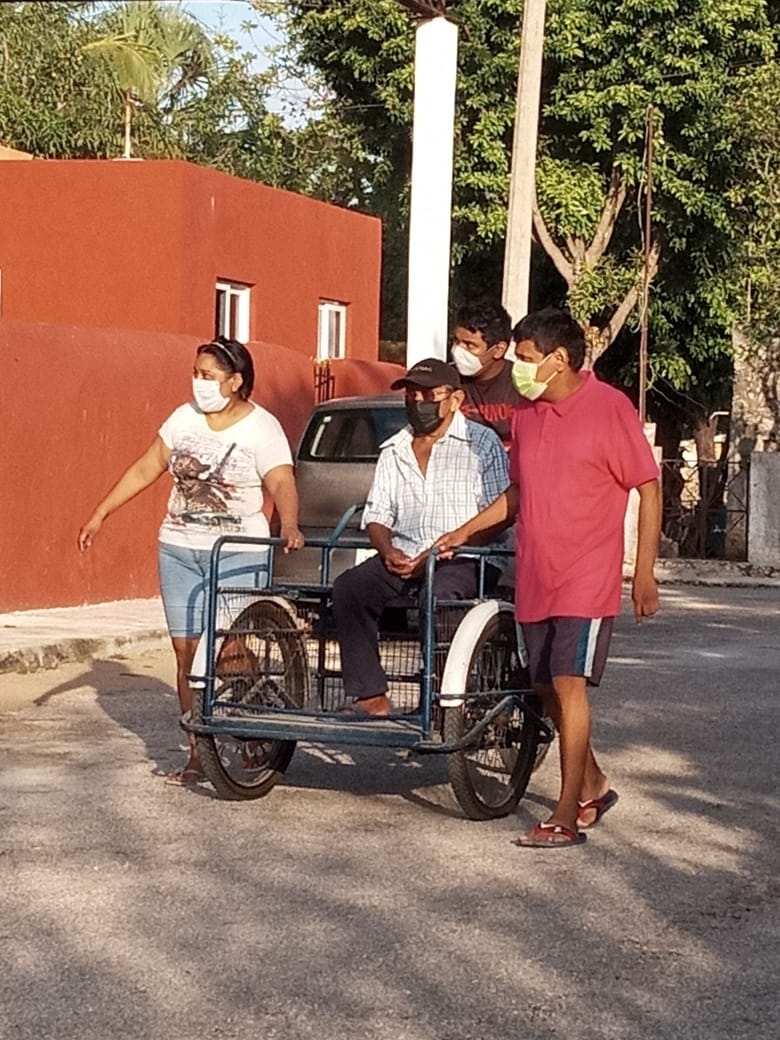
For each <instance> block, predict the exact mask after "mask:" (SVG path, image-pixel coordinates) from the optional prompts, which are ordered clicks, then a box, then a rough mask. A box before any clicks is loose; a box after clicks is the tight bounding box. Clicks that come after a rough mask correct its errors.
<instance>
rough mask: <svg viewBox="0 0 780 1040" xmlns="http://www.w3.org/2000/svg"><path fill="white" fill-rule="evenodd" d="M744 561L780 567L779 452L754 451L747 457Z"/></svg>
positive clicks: (762, 565)
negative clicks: (748, 475)
mask: <svg viewBox="0 0 780 1040" xmlns="http://www.w3.org/2000/svg"><path fill="white" fill-rule="evenodd" d="M748 562H749V563H751V564H754V565H755V566H757V567H780V453H778V452H774V451H771V452H762V451H754V452H753V453H752V455H751V456H750V519H749V523H748Z"/></svg>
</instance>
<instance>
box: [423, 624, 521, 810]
mask: <svg viewBox="0 0 780 1040" xmlns="http://www.w3.org/2000/svg"><path fill="white" fill-rule="evenodd" d="M482 608H487V609H482ZM474 610H475V611H480V612H481V613H480V615H475V619H476V620H477V621H478V622H479V625H478V627H477V628H476V629H475V630H474V631H473V632H472V631H471V629H473V625H472V626H467V622H468V620H469V618H468V615H467V617H466V618H465V619H464V622H463V623H462V624H463V626H467V627H465V628H464V635H465V637H466V638H468V639H469V640H470V644H471V649H470V653H467V654H464V655H463V661H462V663H459V662H458V661H456V663H455V671H456V672H458V673H459V674H455V671H453V670H451V671H450V672H449V674H446V675H445V678H446V681H447V688H448V689H459V690H462V691H463V692H464V693H465V701H464V703H463V704H461V705H459V706H457V707H444V708H443V732H444V740H445V741H446V742H448V743H449V742H451V741H455V740H458V739H459V738H460V737H462V736H463V735H464V734H465V733H467V732H468V731H469V730H470V729H471V728H472V727H473V726H474V725H475V724H476V723H477V722H479V721H480V719H481V718H483V717H484V715H485V714H486V713H487V712H488V711H489V710H490V709H491V708H492V707H494V706H495V705H496V703H497V701H498V700H499V699H500V691H501V690H506V689H523V688H527V687H528V686H529V677H528V673H527V669H525V668H524V667H523V666H522V665H521V663H520V660H519V655H518V652H517V634H516V628H515V621H514V617H513V615H512V612H511V609H506V610H505V609H501V607H500V606H499V605H498V604H495V609H493V605H490V604H480V606H478V607H475V608H474ZM470 613H471V612H470ZM456 638H457V636H456ZM453 647H455V641H453ZM460 649H462V647H461V648H460ZM527 696H528V699H529V700H528V703H529V707H532V708H533V709H534V713H535V712H536V711H537V710H538V707H539V705H538V704H537V703H535V702H536V700H537V699H536V698H535V697H533V695H532V694H528V695H527ZM534 713H531V712H525V711H523V710H522V708H521V707H514V708H512V709H510V710H508V711H506V712H504V713H503V714H501V715H500V716H499V717H498V718H497V719H494V720H493V722H491V723H490V725H489V726H488V727H487V729H486V730H485V731H484V733H483V734H482V737H481V739H480V742H479V745H478V746H477V747H474V748H468V749H466V750H463V751H455V752H453V753H452V754H450V755H449V756H448V758H447V771H448V775H449V780H450V784H451V786H452V790H453V793H454V794H455V797H456V798H457V800H458V803H459V805H460V806H461V808H462V809H463V811H464V812H465V814H466V816H468V817H469V818H470V819H472V820H493V819H497V818H498V817H500V816H506V815H508V813H510V812H511V811H512V810H513V809H514V807H515V806H516V805H517V803H518V802H519V801H520V799H521V798H522V796H523V794H524V793H525V789H526V787H527V786H528V780H529V777H530V775H531V771H532V770H533V768H534V763H535V762H536V756H537V747H538V744H539V732H540V731H539V724H538V722H537V721H536V716H535V714H534Z"/></svg>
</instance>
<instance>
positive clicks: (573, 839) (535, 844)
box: [513, 823, 587, 849]
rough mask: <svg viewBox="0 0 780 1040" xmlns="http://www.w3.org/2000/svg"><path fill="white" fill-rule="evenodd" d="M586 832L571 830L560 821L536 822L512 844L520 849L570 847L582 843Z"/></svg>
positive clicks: (585, 837)
mask: <svg viewBox="0 0 780 1040" xmlns="http://www.w3.org/2000/svg"><path fill="white" fill-rule="evenodd" d="M586 839H587V834H582V833H580V831H573V830H572V829H571V828H570V827H564V826H563V824H561V823H537V824H536V826H535V827H532V828H531V830H530V831H528V833H527V834H521V835H520V837H519V838H515V840H514V842H513V844H514V845H519V846H520V848H522V849H570V848H572V847H573V846H575V845H582V844H583V843H584V842H585V840H586Z"/></svg>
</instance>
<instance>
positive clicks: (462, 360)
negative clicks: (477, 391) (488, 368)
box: [452, 343, 484, 376]
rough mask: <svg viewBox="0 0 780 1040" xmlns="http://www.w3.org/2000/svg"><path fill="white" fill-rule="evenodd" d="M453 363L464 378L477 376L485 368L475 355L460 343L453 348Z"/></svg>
mask: <svg viewBox="0 0 780 1040" xmlns="http://www.w3.org/2000/svg"><path fill="white" fill-rule="evenodd" d="M452 363H453V364H454V365H455V368H457V370H458V371H459V372H460V374H461V375H462V376H475V375H476V374H477V372H481V371H482V369H483V367H484V366H483V364H482V362H481V361H480V360H479V358H478V357H477V356H476V355H475V354H472V353H471V351H470V350H466V348H465V347H462V346H461V345H460V344H459V343H458V344H456V346H454V347H453V348H452Z"/></svg>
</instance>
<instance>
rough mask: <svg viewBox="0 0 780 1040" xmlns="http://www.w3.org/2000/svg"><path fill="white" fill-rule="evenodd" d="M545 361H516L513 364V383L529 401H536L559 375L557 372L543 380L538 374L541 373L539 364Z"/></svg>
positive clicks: (519, 392)
mask: <svg viewBox="0 0 780 1040" xmlns="http://www.w3.org/2000/svg"><path fill="white" fill-rule="evenodd" d="M549 356H550V355H548V357H549ZM546 360H547V358H545V359H544V361H539V362H538V363H537V362H536V361H515V363H514V365H512V385H513V386H514V388H515V390H517V392H518V394H520V396H521V397H525V398H526V400H528V401H536V400H537V399H538V398H539V397H541V396H542V394H543V393H544V392H545V390H546V389H547V387H548V386H549V385H550V383H551V382H552V381H553V379H555V377H556V376H557V375H558V373H557V372H553V374H552V375H551V376H550V377H549V379H546V380H545V381H544V382H541V381H540V380H539V379H538V378H537V376H538V373H539V366H540V365H543V364H544V362H545V361H546Z"/></svg>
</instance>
